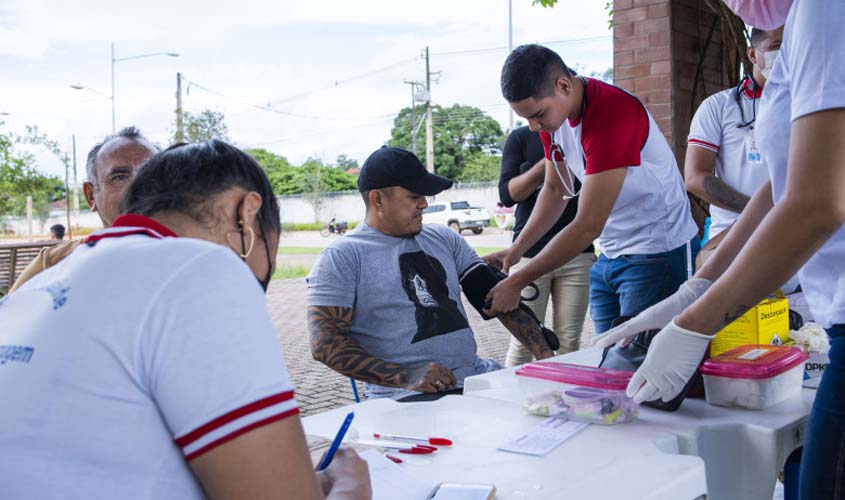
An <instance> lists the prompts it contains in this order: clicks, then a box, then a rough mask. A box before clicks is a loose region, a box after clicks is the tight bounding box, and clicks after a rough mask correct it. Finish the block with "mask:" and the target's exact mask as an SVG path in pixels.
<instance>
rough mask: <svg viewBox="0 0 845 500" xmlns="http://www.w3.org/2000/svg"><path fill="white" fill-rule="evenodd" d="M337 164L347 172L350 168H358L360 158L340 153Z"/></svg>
mask: <svg viewBox="0 0 845 500" xmlns="http://www.w3.org/2000/svg"><path fill="white" fill-rule="evenodd" d="M335 166H336V167H337V168H339V169H340V170H343V171H344V172H346V171H347V170H349V169H350V168H358V160H355V159H353V158H350V157H348V156H346V155H339V156H338V157H337V160H335Z"/></svg>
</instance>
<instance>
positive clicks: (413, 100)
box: [403, 80, 422, 156]
mask: <svg viewBox="0 0 845 500" xmlns="http://www.w3.org/2000/svg"><path fill="white" fill-rule="evenodd" d="M403 81H404V82H405V84H407V85H410V86H411V141H412V144H413V149H412V151H413V152H414V155H415V156H416V154H417V85H422V84H421V83H420V82H414V81H408V80H403Z"/></svg>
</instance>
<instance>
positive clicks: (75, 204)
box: [68, 134, 79, 239]
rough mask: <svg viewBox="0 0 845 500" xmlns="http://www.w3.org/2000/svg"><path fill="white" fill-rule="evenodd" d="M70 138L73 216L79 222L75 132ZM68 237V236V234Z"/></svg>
mask: <svg viewBox="0 0 845 500" xmlns="http://www.w3.org/2000/svg"><path fill="white" fill-rule="evenodd" d="M70 137H71V140H72V141H73V216H74V217H75V218H76V222H79V183H78V182H76V134H72V135H71V136H70ZM68 234H71V233H70V228H68ZM68 239H70V236H68Z"/></svg>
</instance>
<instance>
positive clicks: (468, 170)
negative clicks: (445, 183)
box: [456, 153, 502, 182]
mask: <svg viewBox="0 0 845 500" xmlns="http://www.w3.org/2000/svg"><path fill="white" fill-rule="evenodd" d="M501 166H502V157H501V156H498V155H491V154H487V153H478V154H474V155H472V156H470V157H469V159H468V160H467V164H466V167H464V170H463V171H462V172H461V175H459V176H458V178H457V179H456V180H457V181H460V182H483V181H495V180H497V179H498V178H499V171H500V170H501Z"/></svg>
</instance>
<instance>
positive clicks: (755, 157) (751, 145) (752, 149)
mask: <svg viewBox="0 0 845 500" xmlns="http://www.w3.org/2000/svg"><path fill="white" fill-rule="evenodd" d="M745 144H746V146H747V147H748V153H746V159H747V160H748V163H758V164H759V163H763V155H761V154H760V150H759V149H757V141H755V140H754V130H753V129H752V130H750V131H749V133H748V137H747V138H746V140H745Z"/></svg>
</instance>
